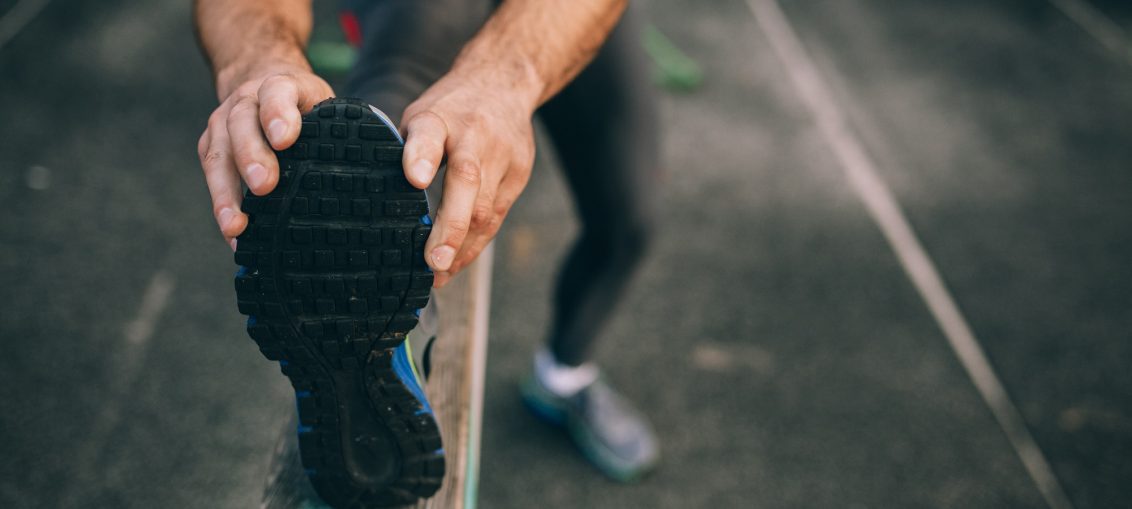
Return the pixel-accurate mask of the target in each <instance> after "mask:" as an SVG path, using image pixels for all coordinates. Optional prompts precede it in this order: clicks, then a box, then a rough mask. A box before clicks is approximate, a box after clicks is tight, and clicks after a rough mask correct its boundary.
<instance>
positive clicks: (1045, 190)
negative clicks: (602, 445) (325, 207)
mask: <svg viewBox="0 0 1132 509" xmlns="http://www.w3.org/2000/svg"><path fill="white" fill-rule="evenodd" d="M640 3H641V4H642V6H643V7H644V10H645V11H646V13H647V18H648V19H649V20H650V21H651V23H652V24H653V25H654V27H655V32H650V33H651V34H652V35H650V38H649V39H648V40H646V41H642V43H643V44H647V45H649V47H650V51H651V53H652V55H653V57H654V59H655V62H656V66H657V72H658V87H661V88H662V89H663V90H664V97H663V114H664V126H665V127H664V142H665V143H664V162H665V170H666V175H667V177H666V178H667V182H666V185H665V191H664V192H665V198H664V203H665V204H666V207H665V208H664V211H663V214H664V217H663V218H662V220H661V223H662V224H663V225H664V226H663V228H662V231H661V232H660V234H659V238H658V240H657V243H656V245H655V249H654V250H653V252H652V253H651V255H650V257H649V260H648V262H647V264H646V266H645V268H644V270H643V272H642V273H641V274H640V277H639V278H638V279H637V281H636V284H635V285H634V286H633V289H632V290H631V292H630V294H629V296H628V297H627V298H626V299H625V301H623V302H622V304H621V308H620V313H619V316H618V317H617V318H616V319H615V320H614V323H612V324H611V326H610V327H609V328H608V331H607V334H606V336H607V337H605V338H604V339H603V345H602V347H601V350H600V353H599V357H600V359H601V361H602V363H603V364H604V365H605V366H606V369H607V372H608V376H609V378H611V379H612V381H613V382H614V384H615V385H616V386H618V387H620V388H622V389H623V390H624V391H625V392H626V393H627V394H628V395H629V396H631V397H632V398H633V399H635V400H636V401H638V402H639V403H640V404H641V405H642V406H643V407H644V408H645V409H646V410H647V411H648V413H649V414H650V415H651V416H652V417H653V419H654V421H655V423H656V426H657V428H658V431H659V434H660V436H661V439H662V441H663V450H664V462H663V465H662V467H661V469H660V470H659V471H658V472H656V473H655V474H654V475H652V476H651V477H649V478H647V479H645V480H644V481H642V482H640V483H638V484H636V485H632V486H620V485H616V484H613V483H611V482H609V481H606V480H604V479H603V478H602V477H600V476H599V475H598V474H597V473H596V471H594V470H592V469H591V468H590V467H589V466H588V465H587V464H586V463H585V462H584V461H583V460H582V459H581V457H580V456H579V455H578V454H576V453H575V452H574V451H573V449H572V447H571V445H570V444H569V442H568V440H567V439H566V438H565V436H564V435H561V434H560V433H558V432H556V431H554V430H551V429H549V428H547V427H545V426H543V425H541V424H540V423H539V422H538V421H537V420H536V419H535V418H533V417H531V416H530V415H529V414H528V413H526V411H525V410H524V409H523V408H522V407H521V406H520V402H519V399H518V396H517V392H516V382H517V380H518V379H519V378H520V377H521V376H523V375H524V374H526V372H527V370H528V369H529V359H530V355H531V353H532V352H533V350H534V349H535V348H536V346H537V345H538V344H540V342H541V341H542V338H543V334H544V332H545V329H546V320H547V318H548V311H549V307H548V302H549V295H550V290H551V281H552V277H553V275H554V271H555V268H556V267H557V262H558V260H559V259H560V258H561V256H562V255H563V254H564V250H565V249H566V247H567V245H568V242H569V239H570V235H564V234H563V232H573V231H575V223H574V220H573V218H572V210H571V205H570V202H569V200H568V197H567V195H566V194H565V188H564V186H563V183H562V179H561V177H560V175H559V174H558V173H557V168H556V167H555V164H554V159H553V154H552V152H550V151H549V150H544V151H542V152H540V156H539V162H538V166H537V168H536V171H535V176H534V178H533V180H532V182H531V184H530V187H529V189H528V190H527V192H526V194H525V195H524V197H523V199H522V200H520V202H519V203H518V205H517V206H516V208H515V210H514V212H513V213H512V215H511V216H510V218H509V220H508V221H509V222H508V223H507V225H506V226H505V228H504V230H503V232H502V233H501V235H500V237H499V239H498V243H497V250H496V263H495V275H494V290H493V303H492V308H491V310H492V312H491V333H490V337H491V343H490V348H489V354H488V375H487V382H486V388H487V392H486V407H485V417H484V425H483V432H484V437H483V452H482V467H481V475H482V479H481V484H480V505H481V507H485V508H519V507H531V506H533V505H535V504H537V505H538V506H539V507H542V508H547V509H549V508H579V507H587V508H627V507H658V508H659V507H672V508H687V507H705V508H730V507H784V508H785V507H839V508H840V507H853V508H858V507H859V508H865V507H965V508H1002V507H1042V506H1044V505H1045V504H1046V503H1047V502H1046V498H1045V497H1043V492H1042V490H1040V489H1039V487H1040V486H1044V487H1046V488H1048V487H1049V481H1050V480H1049V479H1046V480H1042V479H1037V481H1036V480H1035V478H1034V476H1032V475H1031V472H1030V471H1028V470H1027V468H1026V467H1025V465H1024V464H1023V462H1022V461H1020V459H1019V455H1018V452H1017V451H1016V447H1017V443H1015V442H1012V441H1011V440H1010V437H1013V436H1016V433H1015V432H1016V431H1017V430H1014V431H1011V432H1010V433H1007V432H1004V430H1003V427H1002V426H1000V423H999V421H997V420H996V418H995V415H994V414H993V413H992V410H991V408H993V407H992V406H988V404H987V402H986V401H985V400H984V398H983V397H982V396H981V394H980V392H979V391H977V390H976V386H975V385H974V383H973V382H972V378H971V376H970V375H969V374H968V371H967V370H965V369H964V366H963V365H962V364H961V363H960V362H959V360H958V359H957V356H956V354H955V352H954V351H953V349H952V347H951V346H949V345H950V343H949V341H948V336H947V335H945V334H944V332H942V329H941V327H940V325H939V323H938V322H937V321H936V319H935V318H934V316H933V314H932V313H931V312H930V311H929V307H928V306H927V305H926V304H925V300H924V298H923V297H922V293H921V292H920V291H919V290H918V287H917V286H916V285H914V284H913V282H912V280H911V279H910V278H909V277H908V275H907V273H906V271H905V270H904V265H903V264H902V259H901V258H900V257H899V256H898V255H897V254H896V253H895V252H894V250H893V249H892V247H891V246H890V244H889V242H888V241H887V240H886V236H885V234H884V232H885V230H883V229H882V227H881V226H879V225H880V224H881V223H878V221H877V220H875V219H874V216H873V215H870V213H869V208H868V207H867V205H866V204H867V203H868V197H867V196H866V194H867V193H861V192H859V188H858V187H856V186H855V185H854V184H853V182H852V181H851V180H850V179H849V178H847V176H846V175H847V173H846V172H845V167H846V164H845V161H846V159H845V154H846V152H845V150H846V147H850V148H852V147H854V146H855V147H860V148H862V149H863V151H864V153H865V154H867V160H866V161H865V163H866V165H865V166H866V167H867V169H868V170H869V171H871V172H873V174H875V176H877V177H879V179H880V180H881V181H882V182H884V183H885V184H886V185H887V186H888V188H889V189H890V190H891V191H892V195H893V197H895V199H896V201H897V202H898V203H899V205H900V206H901V207H902V210H903V213H904V216H902V217H904V218H906V220H907V223H908V224H909V225H910V226H911V228H912V232H913V233H914V235H915V238H918V239H919V241H920V243H922V247H923V248H924V253H926V254H927V255H928V257H929V259H930V261H932V262H934V265H935V268H936V269H937V270H938V275H939V276H940V278H941V280H942V282H943V283H944V284H945V286H946V288H947V289H948V290H949V291H950V296H951V297H953V299H954V302H955V303H956V304H957V310H958V311H959V312H960V313H961V318H964V319H965V320H966V323H967V324H969V326H970V329H971V330H972V331H973V334H974V337H975V338H976V341H977V342H978V344H979V345H981V347H982V348H983V349H984V350H985V352H986V355H987V357H988V358H989V360H990V366H991V367H992V368H993V370H994V374H996V375H997V377H998V379H999V380H1001V382H1002V385H1003V386H1004V387H1005V389H1006V395H1007V396H1008V397H1009V400H1010V401H1011V402H1012V403H1013V405H1014V406H1016V408H1017V410H1018V411H1019V414H1020V416H1021V417H1022V420H1023V421H1024V423H1025V425H1026V426H1027V427H1028V429H1029V430H1030V432H1031V433H1032V435H1033V438H1034V440H1035V443H1036V444H1037V446H1038V447H1039V450H1040V453H1041V454H1043V455H1044V457H1045V458H1046V459H1047V460H1048V465H1049V467H1050V468H1051V469H1052V472H1053V473H1054V474H1055V475H1056V482H1055V485H1059V486H1060V487H1061V488H1063V490H1064V492H1065V493H1066V494H1067V496H1068V499H1069V500H1070V501H1071V503H1072V505H1073V506H1075V507H1078V508H1102V507H1127V504H1128V500H1130V499H1132V375H1129V368H1130V367H1132V366H1130V363H1132V342H1130V341H1129V339H1132V338H1130V336H1132V269H1130V266H1129V262H1130V258H1132V199H1130V198H1129V196H1130V193H1132V50H1130V48H1132V45H1130V41H1132V37H1130V35H1129V34H1132V31H1130V29H1132V6H1130V4H1128V3H1126V2H1117V1H1115V0H1107V1H1096V0H1094V1H1092V2H1085V1H1082V0H1050V1H1048V2H1045V1H1038V0H1027V1H1022V0H1000V1H996V2H986V1H982V0H947V1H943V0H932V1H928V0H918V1H906V0H791V1H788V2H782V5H781V9H782V11H781V13H782V14H783V16H782V17H781V18H776V17H774V16H770V17H768V15H767V14H766V13H767V12H770V13H771V14H773V13H774V12H777V9H778V8H777V7H774V8H773V9H772V10H770V11H767V10H766V6H767V5H771V6H773V5H775V4H774V3H773V2H769V1H767V0H750V1H749V2H748V1H745V0H713V1H704V0H694V1H693V0H649V1H642V2H640ZM189 4H190V2H189V1H188V0H145V1H142V0H103V1H99V2H80V1H78V0H54V1H49V0H0V112H2V113H0V119H2V120H0V169H2V171H0V210H3V216H2V218H0V341H2V343H0V344H2V345H3V348H4V351H3V353H2V354H0V387H2V389H0V390H2V391H3V392H2V398H0V405H2V411H0V431H2V441H0V443H2V444H3V445H2V446H0V451H2V452H3V461H2V462H0V506H3V507H12V508H23V507H202V508H203V507H207V508H216V507H254V506H256V505H257V504H258V501H259V497H260V496H261V494H262V487H263V483H264V475H265V472H266V469H267V461H268V458H269V455H270V452H271V449H272V445H273V442H274V439H275V438H276V436H277V434H278V431H279V430H280V429H281V427H282V426H283V424H284V421H285V419H286V417H287V416H288V414H289V412H291V405H292V401H291V398H292V393H291V389H290V386H289V385H288V383H287V381H286V379H285V378H284V377H282V376H280V375H279V373H278V368H277V367H276V366H275V364H273V363H269V362H267V361H266V360H264V359H263V358H262V357H261V356H260V354H259V352H258V351H257V350H256V347H255V345H254V343H253V342H252V341H251V340H250V339H248V337H247V336H246V334H245V332H244V330H243V329H244V327H243V317H242V316H240V315H239V314H238V313H237V312H236V308H235V299H234V293H233V291H232V274H233V271H234V268H235V267H234V264H233V262H232V258H231V253H230V251H229V250H228V248H227V246H225V244H224V243H223V242H222V240H221V239H220V236H219V234H218V233H217V231H216V226H215V224H214V222H213V219H212V217H211V214H210V207H209V201H208V194H207V192H206V189H205V186H204V182H203V179H202V177H201V173H200V169H199V166H198V162H197V156H196V154H195V147H196V141H197V138H198V136H199V134H200V132H201V130H202V129H203V127H204V124H205V119H206V118H207V116H208V114H209V113H210V112H211V110H212V108H213V107H214V106H215V103H216V99H215V95H214V91H213V89H212V85H211V78H210V76H209V72H208V70H207V68H206V67H205V64H204V62H203V59H202V58H201V57H200V55H199V53H198V51H197V49H196V47H195V43H194V40H193V36H192V31H191V25H190V5H189ZM316 4H317V10H318V12H319V14H320V16H319V20H318V24H319V26H318V29H317V30H316V32H315V44H313V45H312V48H311V51H312V59H314V60H316V64H317V65H319V66H321V67H322V68H323V69H324V70H325V71H326V73H327V75H328V76H330V77H331V78H335V77H336V76H339V75H340V72H341V69H342V68H343V67H344V65H346V64H348V61H349V58H350V56H351V55H350V54H349V52H348V50H346V49H345V48H344V47H343V46H342V45H341V36H340V35H339V34H338V33H337V29H336V20H335V16H334V5H333V2H322V1H320V2H316ZM760 9H761V10H760ZM784 29H785V31H783V30H784ZM661 34H663V35H661ZM794 36H796V37H797V38H798V40H800V41H801V45H800V46H798V47H793V46H790V45H789V42H790V41H791V40H792V39H791V38H792V37H794ZM784 44H785V45H784ZM792 47H793V48H795V49H798V48H801V49H802V50H803V51H802V52H801V53H799V52H797V51H791V49H790V48H792ZM808 65H812V67H807V66H808ZM807 68H810V69H814V70H816V73H812V74H805V70H806V69H807ZM799 71H801V72H802V73H803V75H805V76H809V77H810V78H813V79H815V80H816V81H817V82H818V83H819V88H818V89H817V90H819V91H824V92H825V93H820V94H818V96H815V95H814V93H813V91H814V90H815V89H813V88H812V87H811V88H806V87H799V86H797V85H798V83H799V81H797V80H798V76H799V74H798V72H799ZM815 97H817V98H818V99H822V100H819V101H816V102H815ZM378 106H380V105H378ZM831 112H833V114H835V118H840V119H841V120H842V121H843V124H844V126H845V127H846V128H845V129H842V130H837V129H833V130H831V129H828V128H823V126H822V124H820V120H821V119H822V118H826V119H828V118H831V117H829V115H830V114H831ZM391 113H394V114H395V115H396V113H397V112H391ZM825 127H828V125H826V126H825ZM846 143H848V145H846ZM858 162H859V161H858ZM1043 483H1044V484H1043Z"/></svg>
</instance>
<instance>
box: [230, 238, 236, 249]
mask: <svg viewBox="0 0 1132 509" xmlns="http://www.w3.org/2000/svg"><path fill="white" fill-rule="evenodd" d="M228 245H229V246H231V247H232V251H233V252H235V251H236V239H228Z"/></svg>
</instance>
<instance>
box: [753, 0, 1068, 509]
mask: <svg viewBox="0 0 1132 509" xmlns="http://www.w3.org/2000/svg"><path fill="white" fill-rule="evenodd" d="M747 5H748V6H749V7H750V8H751V11H752V13H753V14H754V16H755V19H756V21H757V22H758V24H759V27H760V28H762V30H763V32H765V33H766V37H767V39H768V40H769V41H770V43H771V46H772V47H773V49H774V51H775V53H776V54H777V56H778V58H779V60H781V61H782V63H783V66H784V67H785V68H786V71H787V74H789V76H790V79H791V80H792V81H793V83H794V86H795V87H796V89H797V92H798V94H799V96H800V97H801V99H802V101H803V102H804V103H805V105H806V107H807V108H808V109H809V110H810V113H811V114H812V115H813V117H814V120H815V121H816V122H817V124H818V127H819V129H820V130H821V132H822V134H823V136H824V137H825V138H826V141H827V142H828V143H829V145H830V147H831V149H832V150H833V152H834V155H835V156H836V157H837V158H838V159H839V160H840V162H841V167H842V169H843V170H844V171H845V174H846V177H848V179H849V182H850V184H851V185H852V186H853V189H854V190H855V191H856V192H857V194H858V195H859V197H860V198H861V200H862V201H863V202H864V204H865V207H866V209H867V210H868V212H869V215H870V216H872V218H873V220H874V221H876V223H877V225H878V226H879V227H880V230H881V232H882V233H883V234H884V237H885V239H886V240H887V241H888V244H889V245H890V246H891V247H892V249H893V251H895V253H896V256H897V258H898V259H899V261H900V265H901V266H902V267H903V268H904V271H905V272H906V273H907V274H908V277H909V279H911V281H912V284H913V285H914V286H915V287H916V290H917V291H918V292H919V293H920V296H921V297H922V298H923V299H924V302H925V303H926V304H927V306H928V309H929V310H930V311H931V313H932V316H934V317H935V320H936V322H937V323H938V324H939V326H940V328H941V329H942V330H943V334H944V336H946V337H947V341H948V343H949V344H950V345H951V349H952V350H953V351H954V352H955V354H956V356H957V357H958V358H959V362H960V363H961V364H962V365H963V368H964V369H965V370H966V371H967V374H968V376H970V378H971V381H972V382H973V383H974V385H975V388H976V389H977V390H978V392H979V394H980V395H981V396H982V397H983V400H984V401H985V402H986V404H987V406H988V407H990V410H991V412H992V413H993V414H994V416H995V419H997V420H998V424H999V426H1001V427H1002V431H1003V433H1005V435H1006V437H1007V439H1008V440H1009V441H1010V444H1011V445H1012V446H1013V447H1014V451H1015V452H1016V453H1017V454H1018V457H1019V458H1020V459H1021V460H1022V464H1023V466H1024V467H1025V468H1026V471H1027V472H1028V473H1029V474H1030V477H1031V478H1032V479H1033V481H1034V483H1035V484H1036V485H1037V487H1038V490H1039V491H1040V492H1041V494H1042V496H1043V497H1044V498H1045V501H1046V503H1047V504H1049V506H1050V507H1051V508H1053V509H1068V508H1072V507H1073V506H1072V504H1071V503H1070V502H1069V498H1068V497H1067V496H1066V495H1065V491H1064V490H1063V489H1062V487H1061V484H1060V483H1059V482H1058V480H1057V477H1056V476H1055V475H1054V473H1053V469H1052V468H1050V465H1049V463H1048V462H1047V461H1046V459H1045V456H1044V455H1043V454H1042V451H1041V449H1040V448H1039V447H1038V444H1037V442H1036V441H1034V437H1033V436H1032V435H1031V434H1030V432H1029V430H1028V429H1027V428H1026V422H1025V420H1024V419H1023V418H1022V415H1021V414H1020V413H1019V412H1018V409H1017V407H1015V406H1014V403H1013V402H1012V401H1010V397H1009V396H1007V394H1006V389H1005V388H1003V385H1002V382H1001V381H999V379H998V375H996V374H995V372H994V369H993V368H992V367H991V364H990V362H989V361H988V360H987V357H986V354H985V353H984V352H983V348H982V346H981V345H980V344H979V341H978V340H977V339H976V338H975V334H974V332H972V331H971V327H970V326H969V325H968V324H967V320H966V319H965V318H964V317H963V314H962V313H961V312H960V311H959V308H958V306H957V305H956V304H955V300H954V299H953V298H952V296H951V294H950V292H948V290H947V287H946V286H945V285H944V283H943V279H942V278H941V277H940V275H939V272H938V271H937V270H936V267H935V264H934V263H933V262H932V260H931V258H930V257H928V254H927V252H926V251H925V250H924V247H923V245H921V244H920V241H919V239H917V238H916V234H915V232H914V231H913V230H912V227H911V225H909V224H908V220H907V219H906V218H905V217H904V213H903V211H902V210H901V209H900V205H899V204H898V203H897V202H896V199H895V198H894V197H893V195H892V192H891V191H890V190H889V189H888V186H887V185H886V184H885V182H884V181H883V180H882V179H881V178H880V176H879V175H878V173H877V171H876V165H875V164H874V163H873V160H872V158H870V157H869V154H868V152H866V151H865V148H864V145H863V144H862V143H861V142H860V141H859V139H858V138H857V137H856V135H854V134H853V132H852V131H850V129H849V125H848V123H847V122H846V120H845V115H844V113H842V111H841V108H840V107H839V106H838V104H837V102H836V101H834V99H833V95H832V94H831V93H830V91H829V88H828V87H827V86H826V84H825V82H824V81H822V78H821V75H820V74H819V73H818V71H817V67H816V66H815V65H814V64H813V62H812V61H811V60H810V58H809V55H807V54H806V51H805V49H804V48H803V47H802V42H801V41H800V40H799V39H798V36H797V34H795V33H794V30H793V28H792V27H791V26H790V23H789V21H787V20H786V16H785V15H784V14H783V13H782V10H781V9H780V8H779V6H778V3H777V2H776V1H775V0H747Z"/></svg>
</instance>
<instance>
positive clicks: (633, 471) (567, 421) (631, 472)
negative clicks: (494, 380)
mask: <svg viewBox="0 0 1132 509" xmlns="http://www.w3.org/2000/svg"><path fill="white" fill-rule="evenodd" d="M520 394H521V395H522V398H523V402H524V403H525V404H526V406H527V408H529V409H530V410H531V411H532V412H533V413H534V414H535V415H536V416H538V417H540V418H542V419H543V420H545V421H547V422H549V423H551V424H553V425H555V426H558V427H561V428H563V429H564V430H565V431H566V432H567V433H569V435H570V438H572V439H573V441H574V444H575V445H577V446H578V448H579V449H580V450H581V451H582V454H583V455H585V457H586V459H588V460H589V461H590V463H592V464H593V465H594V466H596V467H597V468H598V470H601V471H602V473H604V474H605V475H607V476H609V477H610V478H612V479H614V480H616V481H620V482H632V481H634V480H637V479H639V478H640V477H641V476H643V475H644V474H646V473H648V472H649V471H651V470H652V469H653V468H655V467H656V464H657V462H658V461H659V459H660V449H659V447H658V446H657V440H656V434H655V433H654V432H653V430H652V427H651V426H650V425H649V423H648V420H646V419H645V417H644V415H643V414H641V413H640V412H639V411H637V410H636V409H635V408H633V405H632V404H630V403H629V401H628V400H626V399H625V398H624V397H623V396H621V395H620V394H618V393H617V392H616V391H614V390H613V388H612V387H610V386H609V384H608V383H606V381H605V380H604V379H603V378H602V377H600V376H599V377H598V378H597V380H595V381H594V382H593V383H591V384H589V385H588V386H586V387H585V388H583V389H581V390H579V391H578V392H577V393H575V394H573V395H571V396H568V397H563V396H559V395H557V394H555V393H554V392H552V391H551V390H550V389H548V388H547V387H546V386H544V385H543V384H542V383H541V382H540V381H539V380H538V377H537V376H531V377H530V378H528V379H527V380H526V381H525V382H523V384H522V385H521V386H520Z"/></svg>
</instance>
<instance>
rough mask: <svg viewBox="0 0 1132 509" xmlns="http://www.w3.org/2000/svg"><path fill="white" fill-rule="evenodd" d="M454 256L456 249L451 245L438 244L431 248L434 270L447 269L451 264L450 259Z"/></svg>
mask: <svg viewBox="0 0 1132 509" xmlns="http://www.w3.org/2000/svg"><path fill="white" fill-rule="evenodd" d="M453 258H456V250H455V249H452V247H451V246H440V247H438V248H436V249H433V250H432V267H433V268H434V269H436V270H448V267H451V266H452V259H453Z"/></svg>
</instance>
